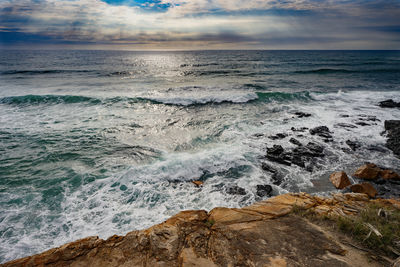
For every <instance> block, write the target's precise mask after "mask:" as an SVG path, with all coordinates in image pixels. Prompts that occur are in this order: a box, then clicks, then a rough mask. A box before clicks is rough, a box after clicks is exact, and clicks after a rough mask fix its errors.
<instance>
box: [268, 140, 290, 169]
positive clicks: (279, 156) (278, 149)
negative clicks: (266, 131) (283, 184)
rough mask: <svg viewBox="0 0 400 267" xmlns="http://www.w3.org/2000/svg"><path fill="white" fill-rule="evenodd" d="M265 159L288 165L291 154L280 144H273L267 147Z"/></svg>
mask: <svg viewBox="0 0 400 267" xmlns="http://www.w3.org/2000/svg"><path fill="white" fill-rule="evenodd" d="M267 159H269V160H270V161H274V162H277V163H281V164H285V165H288V166H290V165H291V163H290V160H291V155H290V153H286V152H285V150H284V149H283V147H282V146H280V145H274V146H273V147H271V148H267Z"/></svg>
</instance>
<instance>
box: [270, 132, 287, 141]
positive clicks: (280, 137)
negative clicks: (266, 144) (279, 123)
mask: <svg viewBox="0 0 400 267" xmlns="http://www.w3.org/2000/svg"><path fill="white" fill-rule="evenodd" d="M286 136H287V134H284V133H277V134H276V135H271V136H268V138H269V139H272V140H277V139H283V138H285V137H286Z"/></svg>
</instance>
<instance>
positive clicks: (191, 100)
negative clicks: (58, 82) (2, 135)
mask: <svg viewBox="0 0 400 267" xmlns="http://www.w3.org/2000/svg"><path fill="white" fill-rule="evenodd" d="M294 100H302V101H308V100H313V97H312V96H310V92H308V91H302V92H296V93H285V92H245V93H239V92H238V93H235V92H226V93H224V94H217V95H212V94H210V95H201V96H196V95H194V96H187V97H185V96H183V97H169V96H165V97H110V98H95V97H88V96H79V95H24V96H9V97H3V98H0V104H6V105H41V104H44V105H46V104H47V105H48V104H77V103H84V104H89V105H113V104H117V103H120V102H126V103H129V104H135V103H150V104H158V105H174V106H195V105H209V104H224V103H230V104H243V103H250V102H253V101H257V102H272V101H276V102H283V101H294Z"/></svg>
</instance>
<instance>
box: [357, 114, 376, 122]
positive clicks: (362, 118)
mask: <svg viewBox="0 0 400 267" xmlns="http://www.w3.org/2000/svg"><path fill="white" fill-rule="evenodd" d="M359 117H360V118H359V120H360V121H381V120H380V119H378V118H377V117H376V116H372V115H364V114H362V115H359Z"/></svg>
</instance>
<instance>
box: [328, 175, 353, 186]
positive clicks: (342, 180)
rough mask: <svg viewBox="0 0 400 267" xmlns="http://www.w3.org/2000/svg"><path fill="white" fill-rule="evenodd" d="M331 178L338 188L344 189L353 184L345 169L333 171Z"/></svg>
mask: <svg viewBox="0 0 400 267" xmlns="http://www.w3.org/2000/svg"><path fill="white" fill-rule="evenodd" d="M329 180H330V181H331V182H332V184H333V185H334V186H335V187H336V188H337V189H343V188H345V187H347V186H349V185H351V182H350V180H349V177H348V176H347V174H346V173H345V172H343V171H341V172H334V173H332V174H331V176H330V177H329Z"/></svg>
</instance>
